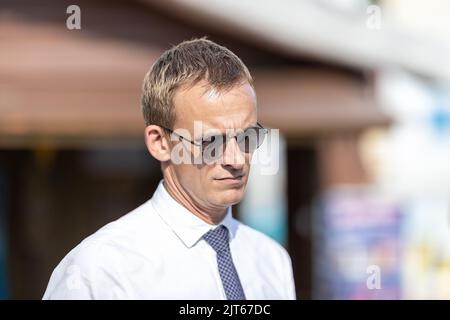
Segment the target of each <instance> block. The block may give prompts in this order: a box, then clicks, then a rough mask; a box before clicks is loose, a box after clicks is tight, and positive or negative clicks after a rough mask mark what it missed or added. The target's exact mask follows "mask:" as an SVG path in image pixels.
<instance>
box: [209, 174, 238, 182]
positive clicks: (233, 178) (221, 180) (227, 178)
mask: <svg viewBox="0 0 450 320" xmlns="http://www.w3.org/2000/svg"><path fill="white" fill-rule="evenodd" d="M243 178H244V175H243V174H242V175H238V176H231V177H223V178H216V179H214V180H217V181H220V182H223V183H228V184H237V183H241V182H242V180H243Z"/></svg>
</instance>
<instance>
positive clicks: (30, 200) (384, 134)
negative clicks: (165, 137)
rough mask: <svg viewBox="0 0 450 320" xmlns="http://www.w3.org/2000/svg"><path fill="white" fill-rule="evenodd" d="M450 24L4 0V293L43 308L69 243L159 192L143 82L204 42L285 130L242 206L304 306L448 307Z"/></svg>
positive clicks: (0, 106) (277, 7) (431, 14)
mask: <svg viewBox="0 0 450 320" xmlns="http://www.w3.org/2000/svg"><path fill="white" fill-rule="evenodd" d="M70 5H76V6H77V7H75V8H74V7H71V8H69V6H70ZM74 14H75V16H74ZM76 14H79V15H78V16H76ZM449 14H450V2H448V1H445V0H429V1H424V0H422V1H421V0H391V1H367V0H315V1H314V0H303V1H301V0H283V1H276V0H265V1H259V0H208V1H200V0H165V1H156V0H141V1H132V0H128V1H125V0H122V1H105V0H91V1H84V0H83V1H82V0H79V1H75V2H74V1H65V0H40V1H31V0H0V298H2V299H40V298H41V297H42V295H43V293H44V290H45V288H46V285H47V282H48V279H49V277H50V274H51V272H52V270H53V268H54V267H55V266H56V265H57V263H58V262H59V261H60V260H61V259H62V258H63V256H64V255H65V254H66V253H67V252H68V251H69V250H70V249H71V248H73V247H74V246H75V245H77V244H78V243H79V242H80V241H81V240H82V239H83V238H85V237H86V236H88V235H89V234H91V233H93V232H94V231H95V230H97V229H98V228H99V227H101V226H103V225H104V224H106V223H108V222H110V221H112V220H114V219H117V218H119V217H120V216H122V215H123V214H125V213H126V212H128V211H130V210H132V209H134V208H135V207H137V206H139V205H140V204H142V203H143V202H144V201H146V200H147V199H148V198H150V196H151V195H152V193H153V191H154V190H155V189H156V186H157V184H158V182H159V180H160V179H161V173H160V168H159V164H158V163H157V162H156V161H155V160H153V159H152V158H151V156H150V155H149V154H148V153H147V151H146V148H145V145H144V140H143V134H144V131H143V130H144V122H143V119H142V116H141V112H140V88H141V82H142V79H143V77H144V74H145V73H146V72H147V70H148V69H149V67H150V66H151V64H152V63H153V62H154V61H155V60H156V59H157V58H158V56H159V55H160V54H161V53H162V52H163V51H165V50H166V49H168V48H169V47H170V46H171V45H173V44H177V43H178V42H180V41H182V40H186V39H191V38H193V37H202V36H208V38H209V39H211V40H213V41H216V42H218V43H220V44H222V45H225V46H227V47H228V48H229V49H231V50H232V51H234V52H235V53H236V54H238V55H239V56H240V57H241V58H242V60H243V61H244V62H245V63H246V64H247V66H248V67H249V68H250V71H251V72H252V74H253V76H254V79H255V86H256V91H257V95H258V103H259V120H260V122H261V123H263V124H264V125H265V126H267V127H271V128H279V129H280V137H281V144H280V148H279V158H278V160H279V168H278V169H279V170H278V171H277V173H276V174H274V175H263V174H260V170H256V169H257V168H255V169H254V170H253V171H252V176H251V178H250V180H249V185H248V192H247V195H246V198H245V200H244V201H243V202H242V203H241V204H240V205H239V206H236V207H235V208H234V213H235V216H236V217H237V218H239V219H240V220H242V221H243V222H245V223H247V224H249V225H251V226H253V227H255V228H257V229H259V230H261V231H263V232H265V233H266V234H268V235H269V236H271V237H272V238H274V239H275V240H277V241H279V242H280V243H281V244H282V245H284V246H285V247H286V248H287V250H288V251H289V253H290V255H291V257H292V262H293V268H294V276H295V281H296V288H297V297H298V298H299V299H327V298H331V299H449V298H450V86H449V84H450V62H449V61H450V60H449V59H448V57H449V56H450V20H449V19H448V17H449ZM78 27H79V28H78Z"/></svg>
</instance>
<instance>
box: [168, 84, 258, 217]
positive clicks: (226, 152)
mask: <svg viewBox="0 0 450 320" xmlns="http://www.w3.org/2000/svg"><path fill="white" fill-rule="evenodd" d="M174 105H175V112H176V122H175V124H174V126H173V129H174V130H176V129H180V128H183V129H185V130H187V131H189V133H190V137H189V138H190V139H191V140H196V141H198V140H199V139H201V138H202V137H206V136H209V135H211V133H221V134H225V133H227V132H228V133H234V132H236V133H237V132H239V131H240V130H241V131H242V130H245V129H247V128H251V127H254V126H256V121H257V112H256V96H255V92H254V90H253V88H252V87H251V85H250V84H248V83H246V84H243V85H237V86H235V87H233V88H232V89H230V90H227V91H225V92H217V91H215V90H214V89H208V86H207V84H206V83H205V82H199V83H198V84H196V85H195V86H194V87H192V88H189V89H179V90H178V92H177V93H176V94H175V97H174ZM199 121H200V122H201V128H202V130H198V129H196V130H194V124H195V122H197V125H198V122H199ZM172 143H173V144H177V143H181V142H172ZM182 143H184V144H185V145H186V146H187V147H188V148H193V149H192V150H194V149H195V148H197V149H199V150H200V148H199V147H194V146H192V145H190V144H189V143H188V142H185V141H184V142H182ZM199 150H195V151H197V152H199ZM195 151H194V152H195ZM250 160H251V154H250V153H245V152H243V151H241V150H240V149H239V146H238V144H237V142H236V139H234V138H231V139H228V140H227V142H226V144H225V148H224V149H223V155H222V156H221V157H220V159H218V160H217V161H215V162H214V163H201V164H189V163H182V164H173V163H171V164H170V166H169V172H170V174H171V175H172V179H173V180H174V182H175V183H177V184H178V188H181V189H182V191H183V192H184V193H186V194H187V195H188V196H189V198H190V199H192V200H193V201H194V202H195V204H196V205H200V206H201V207H202V208H204V209H220V208H225V207H228V206H230V205H233V204H236V203H238V202H239V201H241V199H242V198H243V196H244V191H245V186H246V184H247V180H248V175H249V171H250Z"/></svg>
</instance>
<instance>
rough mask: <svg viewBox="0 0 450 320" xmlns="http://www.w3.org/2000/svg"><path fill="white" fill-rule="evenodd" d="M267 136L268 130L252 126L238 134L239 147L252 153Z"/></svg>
mask: <svg viewBox="0 0 450 320" xmlns="http://www.w3.org/2000/svg"><path fill="white" fill-rule="evenodd" d="M265 136H266V130H265V129H262V128H250V129H247V130H246V131H245V132H243V133H242V134H240V135H238V137H237V141H238V144H239V149H240V150H241V151H242V152H245V153H252V152H253V151H255V150H256V149H258V148H259V146H261V144H262V143H263V142H264V138H265Z"/></svg>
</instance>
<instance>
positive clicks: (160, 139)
mask: <svg viewBox="0 0 450 320" xmlns="http://www.w3.org/2000/svg"><path fill="white" fill-rule="evenodd" d="M145 144H146V145H147V149H148V151H149V152H150V154H151V155H152V156H153V158H155V159H156V160H159V161H161V162H164V161H169V160H170V148H169V144H168V140H167V134H166V133H165V132H164V129H163V128H161V127H160V126H156V125H153V124H151V125H149V126H147V127H146V128H145Z"/></svg>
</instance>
